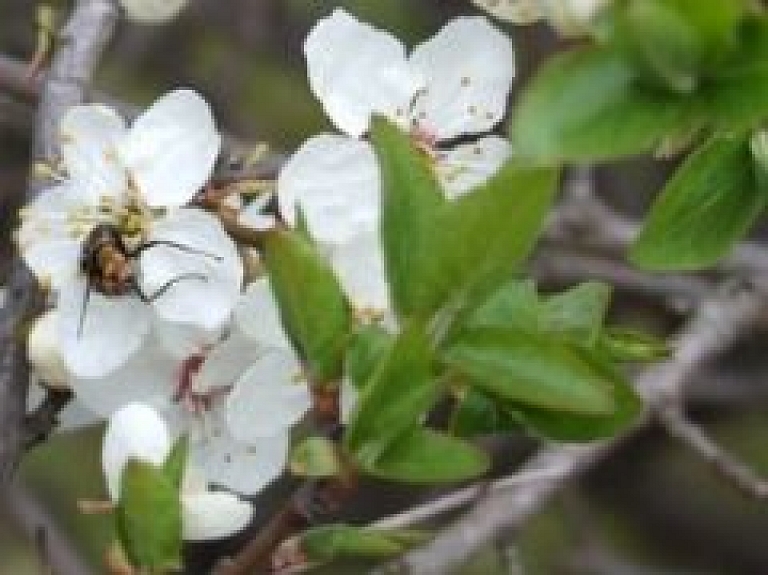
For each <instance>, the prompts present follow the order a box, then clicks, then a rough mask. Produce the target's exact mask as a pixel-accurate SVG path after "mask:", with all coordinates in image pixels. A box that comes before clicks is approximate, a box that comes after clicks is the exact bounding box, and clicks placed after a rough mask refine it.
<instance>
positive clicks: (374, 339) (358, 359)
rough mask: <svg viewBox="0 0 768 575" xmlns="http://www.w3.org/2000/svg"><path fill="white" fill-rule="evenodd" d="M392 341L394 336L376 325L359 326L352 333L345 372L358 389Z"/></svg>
mask: <svg viewBox="0 0 768 575" xmlns="http://www.w3.org/2000/svg"><path fill="white" fill-rule="evenodd" d="M394 341H395V336H393V335H392V334H390V333H389V332H387V331H386V330H384V329H383V328H381V327H379V326H377V325H364V326H361V327H359V328H358V329H357V330H356V331H355V332H354V333H353V334H352V338H351V340H350V343H349V346H348V348H347V355H346V358H345V364H346V369H345V373H346V374H347V376H349V378H350V379H351V380H352V384H353V385H354V386H355V387H356V388H357V389H358V390H359V389H362V388H363V386H364V385H365V383H366V382H367V381H368V380H369V378H370V377H371V374H372V373H373V371H374V370H375V369H376V366H377V365H378V364H379V362H380V361H381V359H382V358H383V357H384V356H385V355H386V354H387V352H388V351H389V350H390V348H391V347H392V344H393V343H394Z"/></svg>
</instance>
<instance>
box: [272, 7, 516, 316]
mask: <svg viewBox="0 0 768 575" xmlns="http://www.w3.org/2000/svg"><path fill="white" fill-rule="evenodd" d="M304 53H305V55H306V59H307V68H308V75H309V84H310V87H311V89H312V91H313V93H314V94H315V96H316V97H317V98H318V99H319V100H320V102H321V103H322V105H323V108H324V109H325V111H326V113H327V114H328V116H329V118H330V119H331V121H332V122H333V123H334V125H335V126H336V127H337V128H338V129H339V130H340V131H342V132H343V133H345V134H346V135H336V134H320V135H317V136H314V137H312V138H310V139H309V140H307V141H306V142H305V143H304V144H303V145H302V146H301V148H300V149H299V150H298V151H297V152H296V153H295V154H294V155H293V156H292V157H291V158H290V159H289V160H288V162H287V163H286V165H285V166H284V167H283V169H282V171H281V172H280V175H279V176H278V182H277V196H278V204H279V206H280V211H281V214H282V215H283V217H284V219H285V221H286V222H287V223H288V224H290V225H293V224H295V223H296V221H297V218H298V209H299V208H300V210H301V213H302V215H303V217H304V219H305V221H306V223H307V225H308V227H309V230H310V232H311V233H312V235H313V237H314V238H315V239H316V240H317V241H318V242H319V243H320V244H321V245H323V246H326V247H328V248H329V255H330V258H331V263H332V265H333V267H334V269H335V270H336V273H337V275H338V276H339V279H340V281H341V283H342V286H343V287H344V288H345V290H346V291H347V292H348V295H349V296H350V299H351V301H352V304H353V306H354V307H355V308H356V309H357V310H358V311H359V312H361V314H362V315H363V316H377V315H379V316H381V315H387V314H388V310H389V309H390V305H389V298H388V287H387V283H386V279H385V276H384V265H383V260H382V252H381V245H380V240H379V231H378V221H379V197H380V182H379V171H378V165H377V162H376V158H375V155H374V152H373V149H372V147H371V145H370V144H369V143H368V142H367V141H366V140H365V139H362V137H363V136H364V135H365V134H366V132H367V131H368V127H369V123H370V119H371V116H372V114H382V115H385V116H386V117H387V118H389V119H390V120H391V121H393V122H396V123H397V124H398V125H400V126H401V127H402V128H403V129H404V130H407V131H408V132H410V134H411V135H412V137H413V138H414V140H415V141H416V142H417V143H418V145H419V146H420V147H421V148H422V149H424V150H425V152H427V154H428V156H429V157H430V158H431V159H432V166H433V168H434V170H435V172H436V175H437V177H438V179H439V181H440V183H441V184H442V187H443V189H444V192H445V194H446V195H447V196H448V197H449V198H454V197H456V196H458V195H461V194H463V193H465V192H467V191H468V190H470V189H471V188H473V187H474V186H476V185H478V184H480V183H482V182H483V181H485V180H486V179H487V178H488V177H490V176H491V175H492V174H493V173H494V172H495V171H496V170H497V169H498V168H499V167H500V166H501V164H502V163H503V162H504V161H505V160H506V159H507V158H508V156H509V145H508V143H507V142H506V140H504V139H502V138H500V137H497V136H482V137H480V138H478V139H477V140H476V141H474V142H472V143H467V144H460V145H456V146H453V147H451V148H446V147H444V146H442V145H441V142H446V141H450V140H453V139H455V138H458V137H461V136H468V135H477V134H483V133H486V132H488V131H490V130H491V129H493V128H494V126H496V125H497V124H498V123H499V122H500V121H501V119H502V117H503V115H504V111H505V109H506V105H507V99H508V96H509V90H510V87H511V83H512V79H513V77H514V51H513V48H512V44H511V42H510V40H509V39H508V38H507V37H506V36H505V35H503V34H502V33H501V32H500V31H498V30H497V29H496V28H494V27H493V26H492V25H490V24H489V23H488V21H487V20H486V19H485V18H482V17H465V18H457V19H455V20H453V21H452V22H450V23H448V24H447V25H446V26H445V27H444V28H443V29H442V30H440V32H438V34H437V35H436V36H434V37H433V38H431V39H429V40H427V41H426V42H424V43H422V44H420V45H418V46H416V47H415V48H414V49H413V50H412V51H411V53H410V55H406V49H405V47H404V46H403V44H402V43H401V42H400V41H398V40H397V39H396V38H394V37H393V36H391V35H390V34H388V33H386V32H384V31H381V30H378V29H375V28H373V27H371V26H369V25H367V24H364V23H362V22H359V21H358V20H356V19H355V18H353V17H352V16H350V15H349V14H347V13H346V12H344V11H343V10H340V9H338V10H335V11H334V12H333V13H332V14H331V15H330V16H329V17H327V18H324V19H322V20H320V21H319V22H318V23H317V24H316V26H315V27H314V28H313V30H312V31H311V32H310V33H309V36H308V37H307V39H306V41H305V43H304Z"/></svg>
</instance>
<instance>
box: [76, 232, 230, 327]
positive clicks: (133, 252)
mask: <svg viewBox="0 0 768 575" xmlns="http://www.w3.org/2000/svg"><path fill="white" fill-rule="evenodd" d="M156 246H170V247H173V248H176V249H178V250H180V251H183V252H186V253H190V254H197V255H201V256H205V257H208V258H211V259H213V260H216V261H221V259H222V258H221V257H220V256H217V255H214V254H210V253H207V252H205V251H203V250H198V249H195V248H193V247H191V246H185V245H183V244H179V243H176V242H172V241H167V240H150V241H147V242H143V243H141V244H139V245H138V246H137V247H135V248H129V247H128V245H126V243H125V240H124V239H123V236H122V235H121V234H120V230H119V229H118V228H117V226H115V225H113V224H106V223H102V224H99V225H97V226H95V227H94V228H93V229H92V230H91V231H90V232H89V233H88V235H87V236H86V237H85V240H84V241H83V248H82V252H81V254H80V271H81V272H82V273H83V274H84V275H85V277H86V279H87V282H86V289H85V295H84V296H83V305H82V308H81V311H80V321H79V324H78V328H77V335H78V337H80V336H81V335H82V333H83V324H84V323H85V312H86V308H87V307H88V300H89V299H90V297H91V291H96V292H98V293H101V294H103V295H106V296H120V295H126V294H129V293H136V294H137V295H138V296H139V298H140V299H141V300H142V301H143V302H145V303H151V302H153V301H155V300H156V299H157V298H158V297H160V296H162V295H163V294H164V293H165V292H166V291H168V289H170V288H171V287H173V286H174V285H176V284H177V283H179V282H180V281H183V280H198V281H207V280H208V278H207V277H206V276H205V275H204V274H200V273H184V274H179V275H178V276H176V277H175V278H172V279H170V280H168V281H167V282H166V283H165V284H163V285H162V286H160V287H159V288H158V289H157V290H156V291H155V292H154V293H152V294H150V295H147V294H145V293H144V292H143V291H142V290H141V288H140V287H139V283H138V281H137V275H136V265H135V260H136V258H137V257H138V256H139V255H141V253H142V252H144V251H146V250H148V249H150V248H153V247H156Z"/></svg>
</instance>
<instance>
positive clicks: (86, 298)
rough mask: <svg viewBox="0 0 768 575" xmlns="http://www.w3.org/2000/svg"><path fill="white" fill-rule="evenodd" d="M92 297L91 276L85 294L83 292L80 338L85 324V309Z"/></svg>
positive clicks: (78, 333) (79, 328) (79, 327)
mask: <svg viewBox="0 0 768 575" xmlns="http://www.w3.org/2000/svg"><path fill="white" fill-rule="evenodd" d="M90 299H91V280H90V278H89V279H88V281H87V282H86V284H85V294H83V304H82V306H81V307H80V321H78V323H77V339H80V338H81V337H82V335H83V325H84V324H85V311H86V308H87V307H88V301H89V300H90Z"/></svg>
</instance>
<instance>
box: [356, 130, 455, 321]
mask: <svg viewBox="0 0 768 575" xmlns="http://www.w3.org/2000/svg"><path fill="white" fill-rule="evenodd" d="M371 143H372V144H373V146H374V149H375V150H376V155H377V158H378V162H379V170H380V172H381V189H382V198H381V203H382V206H381V210H382V213H381V233H382V244H383V248H384V261H385V264H386V271H387V278H388V280H389V286H390V297H391V299H392V302H393V304H394V306H395V310H396V311H397V313H398V314H399V315H400V316H401V317H409V316H412V315H419V314H422V313H423V312H424V309H425V308H429V305H428V303H425V302H430V301H431V299H432V298H431V287H430V286H429V284H427V283H425V282H423V281H422V277H423V274H424V271H425V270H426V269H427V267H428V264H429V262H430V260H431V259H432V257H433V247H432V246H433V237H432V236H433V232H434V229H433V218H434V214H435V212H436V211H437V209H438V208H439V207H440V206H441V205H442V204H443V203H445V200H444V199H443V194H442V191H441V189H440V185H439V184H438V182H437V180H436V179H435V174H434V171H433V170H432V167H431V166H430V164H429V159H428V158H427V156H426V155H425V154H424V153H423V152H421V151H419V150H418V149H416V148H415V147H414V145H413V142H412V140H411V138H410V137H409V136H408V135H407V134H404V133H403V132H401V131H400V130H399V129H398V128H397V127H396V126H395V125H394V124H392V123H390V122H389V121H387V120H385V119H383V118H381V117H374V118H373V120H372V122H371Z"/></svg>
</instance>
